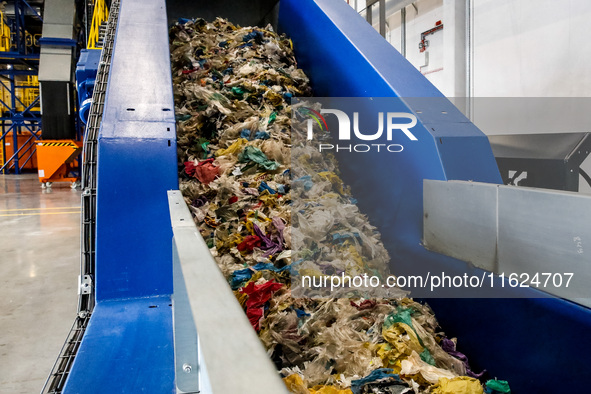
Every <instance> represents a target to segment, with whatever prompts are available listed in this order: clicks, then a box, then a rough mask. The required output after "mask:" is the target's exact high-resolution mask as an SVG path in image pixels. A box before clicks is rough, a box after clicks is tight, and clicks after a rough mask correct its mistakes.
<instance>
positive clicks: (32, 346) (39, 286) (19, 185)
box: [0, 174, 80, 394]
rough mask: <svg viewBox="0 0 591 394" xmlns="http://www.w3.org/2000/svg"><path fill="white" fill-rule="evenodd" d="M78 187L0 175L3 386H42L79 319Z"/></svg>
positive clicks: (20, 389) (12, 389)
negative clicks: (43, 185)
mask: <svg viewBox="0 0 591 394" xmlns="http://www.w3.org/2000/svg"><path fill="white" fill-rule="evenodd" d="M79 270H80V191H79V190H72V189H70V184H69V183H63V184H57V183H55V184H54V186H53V187H52V188H51V189H48V190H42V189H41V187H40V184H39V181H38V178H37V176H36V174H30V175H18V176H17V175H0V392H2V393H27V394H29V393H38V392H40V391H41V388H42V387H43V384H44V382H45V379H46V378H47V375H48V374H49V372H50V371H51V368H52V366H53V363H54V362H55V360H56V358H57V356H58V354H59V351H60V349H61V346H62V345H63V343H64V341H65V340H66V336H67V335H68V332H69V330H70V327H71V326H72V323H73V322H74V318H75V315H76V308H77V302H78V301H77V291H76V283H77V280H78V274H79Z"/></svg>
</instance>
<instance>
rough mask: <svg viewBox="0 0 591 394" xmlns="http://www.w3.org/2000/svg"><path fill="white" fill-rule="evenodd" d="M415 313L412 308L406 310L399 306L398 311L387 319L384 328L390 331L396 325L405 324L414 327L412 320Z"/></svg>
mask: <svg viewBox="0 0 591 394" xmlns="http://www.w3.org/2000/svg"><path fill="white" fill-rule="evenodd" d="M413 312H414V311H413V310H412V309H410V308H404V307H401V306H399V307H398V308H397V309H396V312H394V313H391V314H390V315H388V316H387V317H386V319H385V320H384V327H385V328H386V329H388V328H390V327H391V326H392V325H393V324H395V323H404V324H406V325H407V326H409V327H413V326H412V319H411V316H412V314H413ZM413 329H414V328H413Z"/></svg>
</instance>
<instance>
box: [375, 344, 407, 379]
mask: <svg viewBox="0 0 591 394" xmlns="http://www.w3.org/2000/svg"><path fill="white" fill-rule="evenodd" d="M376 353H377V355H378V357H379V358H380V359H381V360H382V364H384V368H391V369H392V370H393V372H394V373H400V360H399V358H400V356H402V354H401V353H400V352H399V351H398V349H396V348H395V347H392V346H391V345H390V344H389V343H380V344H378V345H377V347H376Z"/></svg>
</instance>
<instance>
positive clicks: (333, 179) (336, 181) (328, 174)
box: [318, 171, 345, 195]
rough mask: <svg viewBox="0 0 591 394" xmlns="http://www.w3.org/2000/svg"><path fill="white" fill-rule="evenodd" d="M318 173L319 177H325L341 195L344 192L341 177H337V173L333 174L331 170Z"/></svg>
mask: <svg viewBox="0 0 591 394" xmlns="http://www.w3.org/2000/svg"><path fill="white" fill-rule="evenodd" d="M318 175H319V176H320V177H322V178H323V179H326V180H327V181H329V182H330V183H332V186H333V187H334V188H335V189H336V190H337V191H338V192H339V193H341V194H342V195H343V194H345V190H343V181H342V180H341V178H339V176H338V175H337V174H335V173H334V172H332V171H324V172H319V173H318Z"/></svg>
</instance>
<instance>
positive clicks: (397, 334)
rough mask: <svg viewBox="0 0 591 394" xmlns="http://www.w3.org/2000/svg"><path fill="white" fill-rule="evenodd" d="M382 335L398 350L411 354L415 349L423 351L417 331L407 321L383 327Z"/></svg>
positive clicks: (419, 351) (418, 351)
mask: <svg viewBox="0 0 591 394" xmlns="http://www.w3.org/2000/svg"><path fill="white" fill-rule="evenodd" d="M382 336H383V337H384V339H385V340H386V341H388V343H390V345H392V346H394V347H395V348H396V349H397V350H398V352H400V353H401V354H405V355H408V356H410V355H411V354H412V352H413V351H415V352H417V353H418V354H420V353H422V352H423V350H424V348H423V346H421V343H420V342H419V338H418V337H417V334H416V333H415V331H414V330H413V329H412V328H411V327H410V326H409V325H408V324H405V323H394V324H392V325H391V326H390V327H388V328H386V326H385V325H384V327H382Z"/></svg>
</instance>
